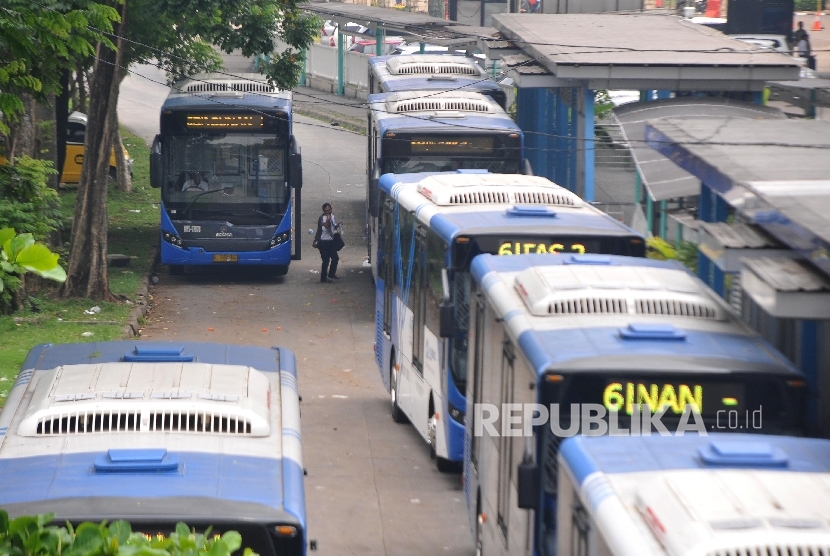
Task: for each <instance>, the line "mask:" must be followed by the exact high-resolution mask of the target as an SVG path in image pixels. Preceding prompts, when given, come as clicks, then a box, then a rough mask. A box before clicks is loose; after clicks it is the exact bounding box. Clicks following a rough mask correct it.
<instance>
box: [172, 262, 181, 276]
mask: <svg viewBox="0 0 830 556" xmlns="http://www.w3.org/2000/svg"><path fill="white" fill-rule="evenodd" d="M170 276H184V265H181V264H171V265H170Z"/></svg>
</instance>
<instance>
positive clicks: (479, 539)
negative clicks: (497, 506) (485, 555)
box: [476, 492, 484, 556]
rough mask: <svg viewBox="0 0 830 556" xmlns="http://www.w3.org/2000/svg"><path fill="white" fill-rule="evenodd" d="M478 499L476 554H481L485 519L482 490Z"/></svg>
mask: <svg viewBox="0 0 830 556" xmlns="http://www.w3.org/2000/svg"><path fill="white" fill-rule="evenodd" d="M477 498H478V499H477V501H476V556H481V553H482V551H483V549H484V527H482V524H483V522H484V519H483V517H482V515H481V492H479V493H478V496H477Z"/></svg>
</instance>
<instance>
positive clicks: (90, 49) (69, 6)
mask: <svg viewBox="0 0 830 556" xmlns="http://www.w3.org/2000/svg"><path fill="white" fill-rule="evenodd" d="M117 19H118V12H117V11H115V10H114V9H112V8H111V7H107V6H104V5H102V4H99V3H97V2H94V1H91V0H66V1H55V0H41V1H39V2H37V3H35V2H32V1H31V0H3V2H2V3H0V112H2V114H3V117H2V119H0V134H3V135H6V134H8V133H9V124H10V123H14V122H15V121H16V120H17V118H18V116H20V114H21V113H22V112H23V110H24V105H23V102H22V101H21V98H20V94H21V93H24V92H25V93H29V94H32V95H34V97H35V98H36V99H37V100H40V101H45V100H46V98H47V95H48V93H49V92H54V91H55V90H56V89H57V87H58V83H59V79H60V71H61V70H62V69H63V68H67V67H73V66H74V64H75V62H76V61H77V60H78V59H81V58H84V57H88V56H93V55H94V54H95V44H96V43H97V42H98V41H104V42H105V43H107V42H109V39H107V38H106V37H105V36H103V35H102V34H101V31H110V30H111V29H112V22H113V21H116V20H117ZM99 30H100V31H99Z"/></svg>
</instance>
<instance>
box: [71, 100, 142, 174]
mask: <svg viewBox="0 0 830 556" xmlns="http://www.w3.org/2000/svg"><path fill="white" fill-rule="evenodd" d="M86 125H87V117H86V114H83V113H81V112H72V113H71V114H69V118H68V120H67V124H66V159H65V160H64V163H63V171H62V172H61V182H62V183H77V182H79V181H81V168H83V163H84V139H85V138H86ZM124 159H125V160H126V161H127V171H128V172H129V173H130V175H132V174H133V159H132V158H130V153H128V152H127V149H124ZM115 172H116V162H115V148H113V149H112V151H110V177H111V178H113V179H114V178H115Z"/></svg>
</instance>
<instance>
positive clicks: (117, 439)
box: [0, 341, 307, 556]
mask: <svg viewBox="0 0 830 556" xmlns="http://www.w3.org/2000/svg"><path fill="white" fill-rule="evenodd" d="M299 401H300V400H299V395H298V393H297V369H296V364H295V359H294V354H293V353H292V352H291V351H289V350H287V349H283V348H271V349H269V348H263V347H253V346H237V345H224V344H207V343H189V342H139V341H118V342H101V343H84V344H65V345H52V344H44V345H40V346H37V347H35V348H33V349H32V350H31V351H30V352H29V355H28V356H27V358H26V360H25V362H24V363H23V367H22V370H21V371H20V374H19V375H18V377H17V380H16V382H15V383H14V385H13V387H12V389H11V391H10V392H9V396H8V399H7V400H6V405H5V406H4V407H3V409H2V412H0V508H3V509H4V510H6V511H7V512H8V513H9V514H10V515H11V516H12V517H15V516H20V515H35V514H44V513H53V514H55V522H56V523H58V524H63V523H66V521H69V522H70V523H73V524H75V525H77V524H78V523H79V522H83V521H97V522H100V521H102V520H107V521H112V520H116V519H124V520H127V521H129V522H130V524H131V525H132V528H133V530H134V531H141V532H144V533H146V534H148V535H153V536H156V535H159V534H161V535H166V534H169V533H171V532H173V531H175V526H176V523H177V522H185V523H186V524H187V525H188V526H190V527H194V528H196V529H197V530H199V531H204V530H205V529H206V528H207V527H209V526H213V531H214V533H218V534H221V533H222V532H224V531H228V530H236V531H239V532H240V533H241V534H242V539H243V546H246V547H250V548H252V549H253V550H254V551H256V552H257V553H259V554H261V555H263V556H265V555H272V556H277V555H279V556H282V555H287V554H293V555H302V554H305V552H306V542H307V531H306V509H305V487H304V485H303V462H302V455H301V446H300V438H301V437H300V409H299Z"/></svg>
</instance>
